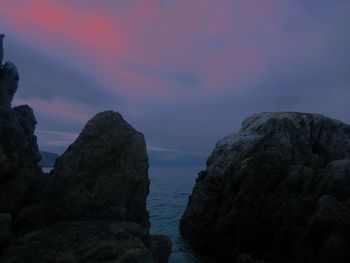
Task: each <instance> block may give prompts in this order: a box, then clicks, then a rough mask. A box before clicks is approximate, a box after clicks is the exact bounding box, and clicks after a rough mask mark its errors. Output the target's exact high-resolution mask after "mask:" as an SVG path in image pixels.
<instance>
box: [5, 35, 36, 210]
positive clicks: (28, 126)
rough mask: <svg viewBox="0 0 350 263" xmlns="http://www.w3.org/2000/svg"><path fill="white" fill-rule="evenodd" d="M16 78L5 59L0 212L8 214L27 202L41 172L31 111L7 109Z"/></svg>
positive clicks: (13, 70) (14, 90)
mask: <svg viewBox="0 0 350 263" xmlns="http://www.w3.org/2000/svg"><path fill="white" fill-rule="evenodd" d="M0 38H1V37H0ZM1 40H2V39H1ZM0 42H1V41H0ZM18 79H19V78H18V73H17V69H16V66H15V65H13V64H12V63H10V62H7V63H6V64H5V65H4V66H3V68H2V73H1V74H0V138H1V140H0V182H1V183H0V212H6V213H11V214H12V215H15V214H16V213H17V212H18V211H19V210H20V209H21V208H23V207H24V206H25V205H27V204H28V203H29V202H30V200H31V196H32V194H33V193H32V190H33V188H34V185H35V183H36V181H37V180H38V178H39V177H40V175H41V170H40V167H38V165H37V164H38V162H39V160H40V154H39V151H38V146H37V143H36V137H35V135H34V128H35V124H36V121H35V117H34V114H33V111H32V109H31V108H30V107H29V106H19V107H16V108H14V109H12V108H11V103H12V99H13V95H14V93H15V92H16V90H17V87H18Z"/></svg>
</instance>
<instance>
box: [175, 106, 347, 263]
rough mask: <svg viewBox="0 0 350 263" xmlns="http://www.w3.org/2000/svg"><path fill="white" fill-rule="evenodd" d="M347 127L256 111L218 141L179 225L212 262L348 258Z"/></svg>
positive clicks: (309, 117)
mask: <svg viewBox="0 0 350 263" xmlns="http://www.w3.org/2000/svg"><path fill="white" fill-rule="evenodd" d="M349 202H350V126H349V125H346V124H344V123H342V122H340V121H337V120H333V119H330V118H327V117H325V116H322V115H319V114H304V113H293V112H281V113H269V112H265V113H261V114H256V115H253V116H251V117H249V118H248V119H246V120H245V121H244V122H243V124H242V128H241V129H240V131H239V132H238V133H236V134H233V135H231V136H228V137H225V138H223V139H222V140H220V141H219V142H218V143H217V145H216V147H215V149H214V151H213V153H212V154H211V156H210V157H209V158H208V160H207V168H206V170H205V171H202V172H200V173H199V176H198V178H197V180H196V185H195V187H194V189H193V193H192V195H191V197H190V199H189V202H188V205H187V208H186V211H185V213H184V215H183V217H182V219H181V222H180V229H181V232H182V234H183V236H184V237H185V238H186V239H188V240H189V242H190V244H191V245H192V246H193V247H194V248H195V249H197V250H198V251H201V252H202V253H203V254H205V255H207V256H209V257H212V258H214V259H216V260H217V261H218V262H315V263H316V262H349V261H350V252H349V249H348V248H349V245H350V203H349Z"/></svg>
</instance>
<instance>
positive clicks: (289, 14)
mask: <svg viewBox="0 0 350 263" xmlns="http://www.w3.org/2000/svg"><path fill="white" fill-rule="evenodd" d="M349 14H350V1H349V0H263V1H262V0H103V1H100V0H55V1H54V0H0V33H1V32H3V33H5V34H6V37H5V43H4V47H5V60H9V61H12V62H14V63H15V64H16V65H17V68H18V71H19V74H20V84H19V89H18V92H17V95H16V99H15V101H14V105H18V104H29V105H30V106H31V107H32V108H33V109H34V111H35V114H36V117H37V120H38V125H37V129H36V134H37V136H38V141H39V145H40V148H41V149H42V150H48V151H53V152H57V153H62V152H63V151H64V150H65V148H66V147H67V146H68V145H69V144H70V143H71V142H72V141H73V140H74V138H75V137H76V136H77V134H78V133H79V132H80V130H81V129H82V127H83V126H84V124H85V123H86V121H87V120H88V119H89V118H91V117H92V116H93V115H95V114H96V113H97V112H99V111H103V110H108V109H112V110H115V111H118V112H120V113H121V114H122V115H123V116H124V118H125V119H126V120H127V121H128V122H129V123H131V124H132V125H133V126H134V127H135V128H136V129H137V130H139V131H141V132H142V133H144V134H145V137H146V141H147V145H148V148H149V150H150V151H151V152H153V153H155V154H158V155H160V156H168V157H169V158H170V159H172V160H173V161H178V162H180V163H181V161H182V160H191V158H193V160H202V161H204V160H205V158H206V157H207V155H208V154H209V153H210V151H211V150H212V149H213V147H214V145H215V143H216V141H217V140H218V139H220V138H221V137H223V136H225V135H228V134H230V133H233V132H235V131H237V129H238V128H239V127H240V123H241V121H242V120H243V119H244V118H245V117H247V116H249V115H251V114H253V113H258V112H261V111H303V112H318V113H322V114H325V115H328V116H330V117H334V118H337V119H340V120H342V121H344V122H348V123H349V122H350V106H349V105H350V15H349ZM167 154H168V155H167Z"/></svg>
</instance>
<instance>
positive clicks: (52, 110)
mask: <svg viewBox="0 0 350 263" xmlns="http://www.w3.org/2000/svg"><path fill="white" fill-rule="evenodd" d="M23 104H28V105H30V106H31V107H32V108H33V109H34V112H37V113H40V114H41V115H46V116H50V117H52V118H61V119H68V120H73V121H78V122H84V121H87V120H88V119H89V118H91V115H89V114H87V113H86V111H84V107H82V105H79V104H77V103H73V102H69V101H67V100H64V101H61V100H56V99H55V100H52V101H49V100H42V99H38V98H31V99H20V98H15V100H14V105H23Z"/></svg>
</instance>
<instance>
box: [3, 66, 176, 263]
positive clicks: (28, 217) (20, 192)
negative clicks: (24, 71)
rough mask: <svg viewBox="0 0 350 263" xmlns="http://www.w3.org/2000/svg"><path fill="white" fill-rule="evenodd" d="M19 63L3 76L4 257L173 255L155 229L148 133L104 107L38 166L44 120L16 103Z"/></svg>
mask: <svg viewBox="0 0 350 263" xmlns="http://www.w3.org/2000/svg"><path fill="white" fill-rule="evenodd" d="M17 84H18V74H17V70H16V67H15V66H14V65H13V64H11V63H6V64H5V66H4V67H3V71H2V75H1V78H0V138H1V140H0V262H24V263H25V262H167V259H168V257H169V254H170V251H171V241H170V240H169V238H167V237H162V236H160V237H158V236H157V237H152V236H151V235H150V234H149V226H150V224H149V217H148V212H147V210H146V198H147V195H148V192H149V178H148V158H147V153H146V146H145V140H144V137H143V135H142V134H141V133H139V132H137V131H136V130H135V129H134V128H133V127H131V126H130V125H129V124H128V123H127V122H126V121H125V120H124V119H123V118H122V116H121V115H120V114H119V113H116V112H112V111H107V112H103V113H100V114H97V115H96V116H95V117H94V118H92V119H91V120H90V121H89V122H88V123H87V124H86V126H85V128H84V129H83V131H82V132H81V134H80V135H79V137H78V138H77V139H76V141H75V142H74V143H73V144H72V145H70V146H69V147H68V149H67V150H66V152H65V153H64V154H63V155H62V156H61V157H60V158H58V159H57V161H56V163H55V165H54V169H53V171H52V172H51V174H50V175H44V174H43V173H42V172H41V168H40V167H39V166H38V162H39V160H40V154H39V151H38V146H37V142H36V137H35V135H34V129H35V124H36V120H35V117H34V114H33V111H32V109H31V108H30V107H29V106H18V107H15V108H13V109H12V108H11V101H12V98H13V95H14V93H15V92H16V90H17Z"/></svg>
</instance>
